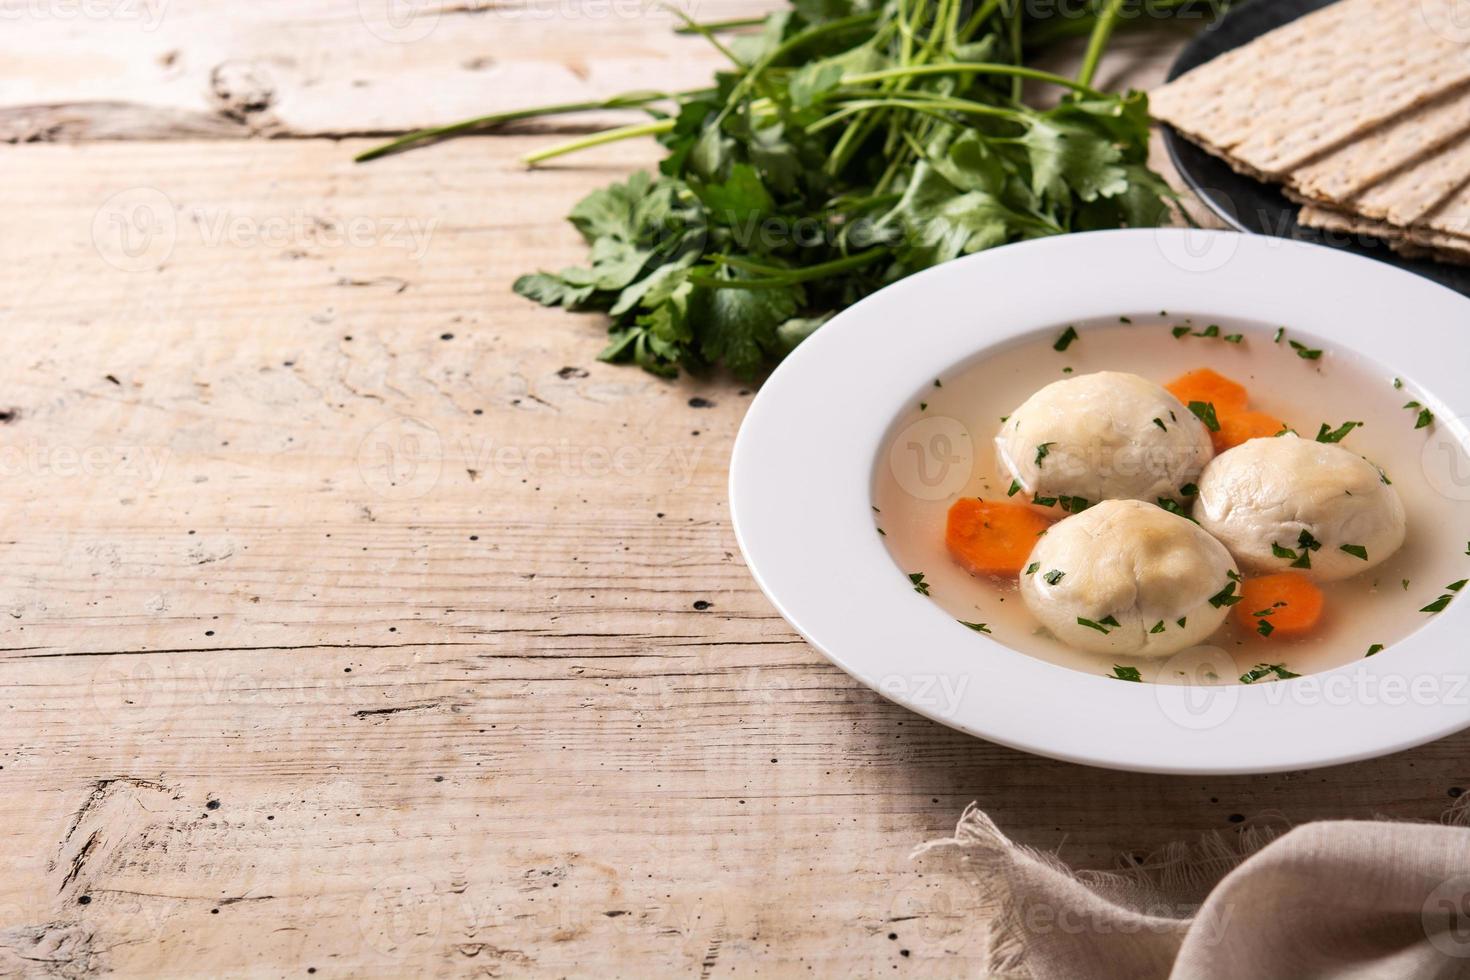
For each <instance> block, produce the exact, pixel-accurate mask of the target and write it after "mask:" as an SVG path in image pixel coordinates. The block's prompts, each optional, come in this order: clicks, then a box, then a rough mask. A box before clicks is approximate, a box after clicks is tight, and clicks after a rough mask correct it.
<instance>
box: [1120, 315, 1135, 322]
mask: <svg viewBox="0 0 1470 980" xmlns="http://www.w3.org/2000/svg"><path fill="white" fill-rule="evenodd" d="M1118 322H1119V323H1132V322H1133V321H1132V320H1130V319H1128V318H1127V317H1126V316H1120V317H1118Z"/></svg>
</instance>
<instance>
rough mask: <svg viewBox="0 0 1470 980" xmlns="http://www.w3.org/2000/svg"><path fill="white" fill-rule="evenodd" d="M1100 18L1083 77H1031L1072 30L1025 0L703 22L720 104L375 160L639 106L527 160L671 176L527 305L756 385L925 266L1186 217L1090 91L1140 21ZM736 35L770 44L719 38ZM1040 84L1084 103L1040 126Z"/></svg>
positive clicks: (643, 182)
mask: <svg viewBox="0 0 1470 980" xmlns="http://www.w3.org/2000/svg"><path fill="white" fill-rule="evenodd" d="M1156 2H1165V3H1166V5H1167V6H1170V7H1177V6H1179V4H1177V3H1168V2H1167V0H1156ZM1090 9H1091V12H1090V13H1088V14H1087V20H1086V25H1087V28H1086V29H1087V30H1090V33H1091V37H1090V41H1089V44H1088V48H1087V53H1086V55H1085V58H1084V61H1083V65H1082V69H1081V72H1080V73H1079V75H1078V77H1077V78H1076V79H1075V80H1074V79H1069V78H1064V77H1060V76H1057V75H1053V74H1049V73H1047V72H1043V71H1039V70H1037V69H1034V68H1029V67H1026V65H1025V64H1024V58H1025V56H1026V55H1028V54H1031V53H1034V52H1032V51H1031V50H1030V49H1029V48H1028V39H1029V38H1036V37H1058V36H1063V35H1065V34H1067V33H1073V32H1075V29H1076V24H1075V23H1069V24H1061V25H1058V24H1057V23H1055V22H1053V23H1047V22H1046V21H1045V20H1042V19H1040V18H1034V17H1030V16H1028V15H1027V14H1026V12H1025V11H1024V9H1023V8H1022V7H1021V5H1020V3H1019V2H1017V0H981V2H979V3H978V5H975V3H974V2H973V0H883V2H881V3H878V2H877V0H871V3H869V2H865V0H793V6H792V8H791V9H788V10H784V11H780V12H777V13H774V14H771V15H769V16H767V17H765V18H763V19H760V20H758V21H754V22H736V23H727V24H721V25H700V24H694V23H692V22H691V23H689V24H688V25H687V27H686V28H685V30H686V31H689V32H695V33H700V34H703V35H704V36H705V37H706V38H707V39H708V40H709V41H710V43H712V44H714V45H715V46H716V47H717V48H718V49H719V50H720V52H721V53H722V54H723V55H724V57H725V58H726V59H727V60H728V62H729V63H730V68H729V69H728V70H726V71H722V72H720V73H719V74H718V75H717V76H716V78H715V80H714V84H713V86H712V87H711V88H709V89H704V90H699V91H694V92H681V93H654V92H649V93H630V94H627V95H622V96H618V97H616V98H614V99H610V100H607V101H605V102H599V103H582V104H577V105H569V106H552V107H546V108H544V109H538V110H526V111H523V112H519V113H509V114H502V115H500V116H494V117H485V118H484V119H479V120H470V121H468V122H466V123H461V124H457V125H456V126H453V127H447V128H445V129H440V130H431V131H425V132H423V133H417V134H413V135H411V136H409V137H405V138H404V139H403V140H400V141H397V142H396V143H394V144H390V145H389V146H388V147H384V148H381V149H380V150H377V151H373V152H372V153H370V154H366V155H365V156H374V155H378V154H379V153H382V152H387V151H389V150H392V149H396V148H399V147H401V146H403V145H406V144H409V143H413V142H418V141H421V140H423V139H424V138H428V137H438V136H443V135H448V134H452V133H455V132H462V131H467V130H468V129H471V128H480V127H482V126H484V125H487V124H491V123H499V122H504V121H506V120H508V119H515V118H527V117H530V116H535V115H544V114H548V113H552V112H570V111H580V110H585V109H590V108H605V107H617V108H626V107H639V108H642V109H643V110H644V111H646V112H647V113H648V114H649V115H650V116H651V121H649V122H645V123H640V124H637V125H632V126H625V127H621V128H619V129H613V130H609V131H606V132H603V133H598V134H595V135H593V136H591V137H587V138H584V139H580V140H577V141H575V142H573V143H570V144H566V145H564V146H562V147H557V148H554V149H551V150H547V151H542V152H540V153H537V154H534V155H532V156H531V157H528V158H527V159H528V161H529V162H532V163H534V162H537V161H539V160H544V159H548V158H550V157H553V156H558V155H560V154H562V153H566V152H571V151H574V150H579V149H583V148H586V147H588V146H593V145H598V144H602V143H607V142H610V141H612V140H615V139H623V138H631V137H638V136H654V137H656V138H657V139H658V140H659V142H660V143H662V144H663V146H664V147H665V148H666V149H667V151H668V152H667V156H666V158H665V159H664V160H663V162H662V163H661V164H660V166H659V173H658V175H656V176H654V175H650V174H648V173H637V174H634V175H633V176H632V177H631V178H630V179H629V180H628V181H627V182H626V183H621V184H613V185H612V186H610V187H607V188H605V189H603V190H599V191H597V192H595V193H593V194H591V195H589V196H588V197H587V198H585V199H584V200H582V201H581V202H580V203H578V204H577V205H576V207H575V208H573V210H572V213H571V216H570V218H571V222H572V224H573V225H574V226H575V227H576V228H577V230H578V231H579V232H580V233H581V234H582V237H583V238H585V239H586V241H587V245H588V259H587V263H586V264H585V265H584V266H580V267H576V268H570V269H563V270H561V271H560V272H537V273H534V274H531V275H527V276H523V277H522V278H520V279H519V280H517V282H516V284H515V289H516V292H518V293H520V294H521V295H523V296H526V297H528V298H530V299H533V300H535V301H537V302H539V303H543V304H545V305H548V306H563V307H566V308H568V309H573V310H589V311H600V312H604V313H606V314H607V315H608V317H609V318H610V321H611V324H610V334H611V341H610V343H609V344H608V346H607V347H606V349H605V350H604V351H603V352H602V355H601V357H602V358H603V359H604V360H609V361H631V362H634V363H637V364H639V365H641V366H642V367H644V368H645V369H647V370H649V371H652V372H654V373H656V374H660V375H665V376H671V375H674V374H676V373H677V372H678V370H679V368H680V367H684V368H687V369H701V368H705V367H708V366H711V365H715V364H724V365H725V366H726V367H727V368H728V369H729V370H731V371H732V372H734V373H735V374H736V375H738V376H740V377H745V378H748V377H751V376H753V375H755V374H756V373H757V372H759V371H760V370H761V369H762V368H763V367H765V366H766V365H768V364H770V363H771V362H773V361H775V360H777V359H779V358H780V357H782V356H783V355H784V354H786V353H787V352H789V351H790V350H791V349H792V348H793V347H795V346H796V345H797V344H798V343H800V342H801V340H802V339H804V338H805V337H807V336H808V335H810V334H811V333H812V331H814V330H816V329H817V328H818V327H819V326H820V325H821V324H822V323H823V322H824V321H825V320H826V319H827V318H829V317H830V316H831V315H832V314H833V313H834V312H835V311H837V310H839V309H841V308H843V307H845V306H847V305H850V304H851V303H853V302H855V301H857V300H859V299H861V298H862V297H864V296H866V295H867V294H869V293H871V292H873V291H874V290H876V289H879V288H881V287H882V286H884V285H886V284H888V283H891V282H893V281H895V280H897V279H900V278H902V277H904V276H907V275H909V274H911V273H914V272H917V271H919V270H920V269H925V268H928V267H929V266H932V265H936V264H938V263H940V262H945V261H948V260H950V259H953V258H956V257H958V256H961V255H967V254H970V253H972V252H977V251H980V250H982V249H986V248H991V247H993V246H996V245H1002V244H1005V243H1007V242H1014V241H1020V240H1024V239H1028V238H1037V237H1041V236H1044V235H1056V234H1062V233H1065V232H1070V231H1080V230H1086V229H1096V228H1117V227H1138V226H1151V225H1156V224H1159V223H1161V222H1163V221H1164V220H1165V219H1166V218H1167V217H1168V214H1169V207H1168V201H1169V197H1170V193H1169V190H1168V188H1167V186H1166V185H1165V184H1164V182H1163V181H1162V180H1161V179H1160V178H1159V177H1158V176H1157V175H1156V174H1154V173H1153V172H1152V171H1150V170H1149V169H1148V168H1147V166H1146V164H1145V160H1146V157H1147V151H1148V107H1147V101H1146V99H1145V97H1144V95H1143V94H1141V93H1138V92H1128V93H1125V94H1107V93H1103V92H1099V91H1097V90H1095V89H1094V88H1092V87H1091V80H1092V75H1093V72H1094V70H1095V68H1096V66H1097V61H1098V57H1099V56H1100V54H1101V52H1102V50H1103V48H1104V46H1105V45H1106V43H1107V41H1108V38H1109V36H1110V34H1111V32H1112V30H1113V27H1114V24H1115V23H1116V22H1117V21H1118V19H1119V16H1120V14H1123V13H1125V2H1124V0H1096V2H1095V3H1094V5H1093V7H1092V8H1090ZM735 26H744V27H756V28H758V29H757V30H755V31H753V32H750V33H744V34H739V35H734V36H731V35H723V37H724V40H722V36H721V35H717V33H716V32H717V31H723V30H725V29H728V28H731V27H735ZM1027 81H1031V82H1033V83H1044V84H1050V85H1056V86H1061V87H1062V88H1063V89H1065V90H1066V93H1067V94H1066V95H1065V96H1064V97H1063V98H1062V99H1061V101H1060V102H1059V103H1057V104H1055V105H1054V107H1052V108H1047V109H1041V108H1034V107H1032V106H1030V105H1028V104H1026V103H1025V102H1024V101H1023V100H1022V85H1023V83H1025V82H1027Z"/></svg>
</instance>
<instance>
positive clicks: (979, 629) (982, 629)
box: [955, 619, 990, 633]
mask: <svg viewBox="0 0 1470 980" xmlns="http://www.w3.org/2000/svg"><path fill="white" fill-rule="evenodd" d="M955 622H957V623H959V624H960V625H961V626H965V627H968V628H969V629H972V630H974V631H975V632H976V633H989V632H990V627H989V626H986V625H985V624H984V623H967V622H965V621H964V620H963V619H957V620H955Z"/></svg>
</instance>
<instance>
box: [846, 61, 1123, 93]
mask: <svg viewBox="0 0 1470 980" xmlns="http://www.w3.org/2000/svg"><path fill="white" fill-rule="evenodd" d="M913 75H1010V76H1012V77H1014V78H1029V79H1032V80H1033V81H1038V82H1050V83H1051V84H1053V85H1061V86H1063V87H1064V88H1070V89H1073V90H1074V91H1077V92H1081V93H1082V94H1083V95H1086V96H1088V97H1089V98H1095V99H1100V98H1105V96H1104V95H1103V93H1101V92H1099V91H1098V90H1097V89H1095V88H1091V87H1089V86H1087V85H1084V84H1082V83H1081V82H1075V81H1073V80H1072V79H1070V78H1068V77H1066V76H1065V75H1054V74H1052V73H1051V72H1049V71H1041V70H1040V69H1038V68H1023V67H1021V66H1020V65H1002V64H994V63H990V62H980V61H975V62H969V63H964V62H944V63H941V64H937V65H914V66H911V67H903V68H885V69H884V70H883V71H870V72H863V73H861V74H858V75H849V76H847V77H846V78H844V79H843V80H842V83H843V85H863V84H866V83H868V82H881V81H884V80H885V79H889V78H905V77H908V76H913Z"/></svg>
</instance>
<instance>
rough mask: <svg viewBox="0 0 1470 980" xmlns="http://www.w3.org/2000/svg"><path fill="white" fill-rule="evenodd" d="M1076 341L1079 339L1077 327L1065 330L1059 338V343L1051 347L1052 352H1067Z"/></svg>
mask: <svg viewBox="0 0 1470 980" xmlns="http://www.w3.org/2000/svg"><path fill="white" fill-rule="evenodd" d="M1076 339H1077V328H1076V327H1068V328H1067V329H1066V330H1063V331H1062V335H1061V336H1060V337H1058V338H1057V342H1056V343H1054V344H1052V345H1051V349H1052V350H1066V349H1067V348H1068V347H1070V346H1072V341H1074V340H1076Z"/></svg>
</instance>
